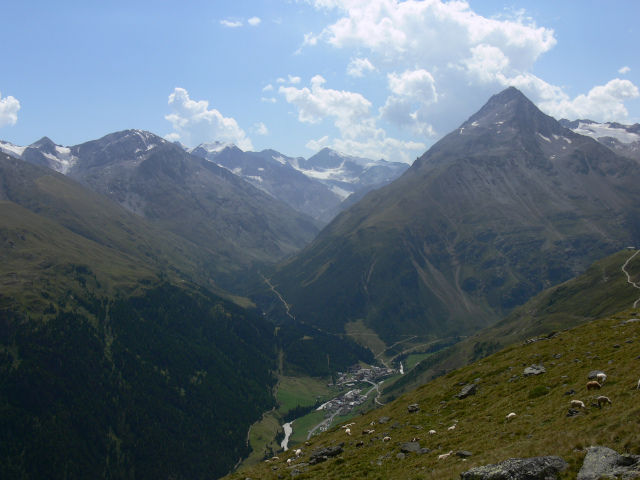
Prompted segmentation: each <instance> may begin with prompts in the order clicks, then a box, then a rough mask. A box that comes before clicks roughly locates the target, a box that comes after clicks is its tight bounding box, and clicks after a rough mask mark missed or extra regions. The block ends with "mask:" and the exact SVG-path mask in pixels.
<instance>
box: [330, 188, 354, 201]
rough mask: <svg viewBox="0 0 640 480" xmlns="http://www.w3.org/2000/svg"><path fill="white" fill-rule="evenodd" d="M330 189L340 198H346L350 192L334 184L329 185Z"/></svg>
mask: <svg viewBox="0 0 640 480" xmlns="http://www.w3.org/2000/svg"><path fill="white" fill-rule="evenodd" d="M331 191H332V192H333V193H335V194H336V195H337V196H338V197H340V198H341V199H342V200H344V199H346V198H347V197H348V196H349V195H351V193H352V192H349V191H347V190H345V189H344V188H340V187H338V186H335V185H334V186H333V187H331Z"/></svg>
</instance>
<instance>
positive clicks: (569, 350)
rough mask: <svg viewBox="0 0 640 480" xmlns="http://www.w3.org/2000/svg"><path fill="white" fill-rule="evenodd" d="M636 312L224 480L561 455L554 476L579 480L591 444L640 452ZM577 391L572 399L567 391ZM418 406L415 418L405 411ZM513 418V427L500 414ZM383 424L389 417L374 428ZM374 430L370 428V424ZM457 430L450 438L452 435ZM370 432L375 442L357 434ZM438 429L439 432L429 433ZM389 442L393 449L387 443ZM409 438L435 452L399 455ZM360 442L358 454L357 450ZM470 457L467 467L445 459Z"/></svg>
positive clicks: (347, 474)
mask: <svg viewBox="0 0 640 480" xmlns="http://www.w3.org/2000/svg"><path fill="white" fill-rule="evenodd" d="M638 317H640V310H638V309H635V310H627V311H624V312H621V313H618V314H616V315H615V316H611V317H608V318H603V319H600V320H596V321H592V322H590V323H587V324H585V325H582V326H579V327H575V328H573V329H569V330H563V331H561V332H559V333H557V334H555V335H550V336H546V337H542V338H538V339H537V340H536V341H528V342H523V343H518V344H516V345H512V346H510V347H507V348H505V349H504V350H501V351H500V352H497V353H495V354H493V355H491V356H489V357H487V358H484V359H483V360H481V361H479V362H476V363H474V364H472V365H469V366H466V367H463V368H460V369H458V370H455V371H453V372H450V373H448V374H447V375H445V376H443V377H440V378H437V379H436V380H434V381H432V382H430V383H428V384H426V385H423V386H421V387H420V388H418V389H416V390H414V391H412V392H409V393H407V394H405V395H403V396H401V397H400V398H398V399H397V400H396V401H394V402H392V403H390V404H388V405H386V406H384V407H381V408H380V409H378V410H374V411H371V412H369V413H367V414H365V415H363V416H361V417H359V418H358V419H356V420H355V422H356V424H355V425H353V426H352V427H351V431H352V432H353V435H352V436H348V435H347V434H346V433H345V432H344V430H341V429H340V428H339V427H335V428H333V429H332V430H330V431H328V432H326V433H325V434H322V435H319V436H316V437H313V438H312V439H311V441H310V445H309V446H303V447H302V450H303V454H302V455H301V457H300V458H298V459H295V460H294V461H293V465H292V466H291V469H289V468H288V466H287V463H286V460H287V459H288V458H292V457H294V452H292V451H289V452H286V453H282V454H280V455H279V457H280V458H279V460H274V461H272V462H270V463H269V464H264V463H263V464H261V465H257V466H255V467H252V468H248V469H244V470H241V471H238V472H235V473H233V474H232V475H229V476H228V477H226V478H229V479H230V480H236V479H244V478H247V477H250V478H261V479H274V480H275V479H278V478H288V477H289V476H290V474H291V472H292V469H293V468H296V469H298V471H299V472H300V473H299V475H297V476H296V479H312V478H313V479H329V478H331V479H357V478H368V479H385V480H387V479H424V478H428V479H455V478H459V475H460V473H461V472H463V471H466V470H468V469H470V468H472V467H474V466H479V465H487V464H492V463H498V462H501V461H503V460H506V459H509V458H513V457H522V458H524V457H533V456H542V455H559V456H561V457H562V458H564V459H565V460H566V461H567V462H569V469H568V470H567V471H565V472H564V473H563V474H562V475H561V477H560V478H562V479H570V478H575V476H576V474H577V472H578V470H579V468H580V466H581V464H582V459H583V458H584V455H585V453H586V448H587V447H588V446H590V445H602V446H607V447H610V448H613V449H615V450H617V451H618V452H621V453H622V452H627V453H631V454H636V455H637V454H640V390H637V389H636V386H637V383H638V377H639V376H640V320H638ZM532 364H537V365H543V366H544V367H545V368H546V373H544V374H542V375H537V376H529V377H524V376H523V370H524V368H525V367H527V366H530V365H532ZM596 369H598V370H603V371H604V372H606V373H607V375H608V378H607V381H606V382H605V384H604V386H603V388H602V389H601V390H599V391H589V392H588V391H587V389H586V382H587V378H588V374H589V372H590V371H592V370H596ZM470 383H475V384H477V385H478V389H477V393H476V395H475V396H470V397H468V398H466V399H464V400H460V399H458V398H456V397H454V395H456V394H458V393H460V390H461V389H462V387H463V385H467V384H470ZM571 390H575V392H576V393H575V394H573V395H567V394H566V393H567V392H569V391H571ZM598 395H606V396H608V397H609V398H610V399H611V401H612V402H613V404H612V405H607V406H605V407H603V408H602V409H598V408H597V407H593V406H591V404H592V403H593V402H594V400H595V398H596V397H597V396H598ZM573 399H578V400H582V401H583V402H584V403H585V404H586V405H587V408H586V409H585V410H584V411H582V412H580V414H579V415H577V416H572V417H568V416H567V413H568V408H569V403H570V401H571V400H573ZM414 403H417V404H418V405H419V407H420V411H419V412H417V413H408V411H407V406H408V405H410V404H414ZM510 412H515V413H516V414H517V416H516V417H515V418H514V419H512V420H511V421H507V420H506V418H505V417H506V415H507V414H508V413H510ZM382 417H389V418H390V420H388V421H387V422H386V423H383V424H380V423H379V421H380V419H381V418H382ZM372 422H375V423H376V425H375V426H370V424H371V423H372ZM453 425H456V428H455V429H454V430H453V431H450V430H448V427H450V426H453ZM365 428H374V429H375V432H374V434H372V435H363V434H362V433H361V432H362V431H363V430H364V429H365ZM431 429H434V430H436V432H437V433H436V434H435V435H433V436H430V435H428V433H427V432H428V431H429V430H431ZM385 436H390V437H391V441H389V442H383V438H384V437H385ZM414 437H420V439H419V443H420V446H421V447H426V448H429V449H430V450H431V451H429V452H428V453H424V454H421V455H420V454H417V453H409V454H407V455H406V458H404V459H401V458H399V457H398V454H399V453H400V448H401V446H402V445H403V444H404V443H405V442H409V441H411V440H412V439H413V438H414ZM359 441H362V442H363V445H362V446H361V447H358V446H357V442H359ZM342 442H344V447H343V449H344V451H343V453H342V454H340V455H339V456H337V457H334V458H330V459H329V460H328V461H326V462H324V463H320V464H318V465H313V466H312V465H305V463H306V462H308V461H309V458H310V454H311V453H312V452H313V451H314V450H315V449H318V448H321V447H328V446H334V445H338V444H340V443H342ZM452 450H453V451H454V452H458V451H468V452H471V456H470V457H469V458H468V459H466V460H465V459H463V458H460V457H458V456H456V455H451V456H450V457H449V458H447V459H446V460H441V461H440V460H438V455H440V454H443V453H448V452H449V451H452Z"/></svg>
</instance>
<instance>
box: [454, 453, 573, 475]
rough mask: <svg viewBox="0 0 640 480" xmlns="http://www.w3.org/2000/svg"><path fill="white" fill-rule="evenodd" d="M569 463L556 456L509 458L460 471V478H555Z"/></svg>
mask: <svg viewBox="0 0 640 480" xmlns="http://www.w3.org/2000/svg"><path fill="white" fill-rule="evenodd" d="M568 466H569V464H568V463H567V462H565V461H564V460H563V459H562V458H560V457H556V456H548V457H533V458H511V459H509V460H506V461H504V462H502V463H498V464H496V465H486V466H484V467H476V468H472V469H471V470H468V471H466V472H462V473H461V474H460V479H461V480H555V479H556V478H557V474H558V472H561V471H563V470H565V469H566V468H567V467H568Z"/></svg>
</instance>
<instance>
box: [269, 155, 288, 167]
mask: <svg viewBox="0 0 640 480" xmlns="http://www.w3.org/2000/svg"><path fill="white" fill-rule="evenodd" d="M272 158H273V159H274V160H275V161H276V162H278V163H281V164H282V165H286V164H287V161H286V160H285V158H284V157H283V156H282V155H280V156H278V157H272Z"/></svg>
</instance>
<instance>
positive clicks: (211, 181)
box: [3, 130, 318, 277]
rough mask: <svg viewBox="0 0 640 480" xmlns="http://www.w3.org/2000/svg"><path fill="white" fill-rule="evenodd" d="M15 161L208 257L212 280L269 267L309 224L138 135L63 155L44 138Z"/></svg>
mask: <svg viewBox="0 0 640 480" xmlns="http://www.w3.org/2000/svg"><path fill="white" fill-rule="evenodd" d="M3 148H4V149H5V150H11V152H12V154H13V155H14V156H19V157H20V158H22V159H23V160H25V161H27V162H29V163H32V164H36V165H45V166H48V167H50V168H52V169H54V170H56V171H59V172H62V173H64V174H66V175H67V176H69V177H71V178H73V179H75V180H78V181H79V182H80V183H82V184H84V185H87V186H88V187H90V188H91V189H92V190H94V191H95V192H98V193H100V194H103V195H105V196H107V197H108V198H110V199H111V200H113V201H115V202H116V203H118V204H119V205H121V206H123V207H124V208H126V209H127V210H130V211H132V212H134V213H136V214H139V215H141V216H143V217H144V218H146V219H148V220H151V221H152V222H154V223H155V224H156V225H158V226H159V227H161V228H164V229H167V230H168V231H171V232H173V233H175V234H176V235H178V236H180V237H182V238H185V239H186V240H188V241H190V242H192V243H194V244H196V245H198V246H199V247H202V248H206V249H207V251H208V252H210V253H211V255H209V256H208V260H207V259H206V257H205V258H203V261H205V260H206V261H208V262H210V264H209V265H208V267H209V268H210V270H211V275H212V276H214V277H215V276H216V275H219V274H224V273H228V272H230V271H234V270H237V269H239V268H243V267H247V266H250V265H252V264H253V263H255V262H273V261H275V260H277V259H279V258H282V257H284V256H285V255H288V254H290V253H292V252H294V251H296V250H298V249H300V248H302V247H303V246H305V245H306V244H308V243H309V242H310V241H311V240H312V239H313V237H314V236H315V235H316V233H317V232H318V228H317V227H316V225H315V222H314V220H313V219H312V218H310V217H308V216H306V215H304V214H301V213H299V212H297V211H295V210H294V209H292V208H291V207H289V206H288V205H286V204H285V203H284V202H281V201H279V200H278V199H276V198H274V197H273V196H271V195H268V194H266V193H264V192H262V191H260V190H258V189H256V188H254V187H253V186H251V185H249V184H248V183H247V182H245V181H244V180H242V179H241V178H239V177H238V176H236V175H234V174H232V173H231V172H229V170H227V169H224V168H221V167H219V166H218V165H216V164H215V163H212V162H209V161H206V160H204V159H202V158H200V157H197V156H195V155H190V154H189V153H187V152H185V151H184V150H183V149H182V148H180V147H179V146H177V145H175V144H173V143H171V142H168V141H166V140H164V139H162V138H161V137H158V136H156V135H153V134H151V133H149V132H143V131H140V130H126V131H123V132H117V133H112V134H110V135H107V136H105V137H103V138H100V139H98V140H94V141H90V142H86V143H83V144H81V145H76V146H73V147H70V148H64V147H60V146H58V145H55V144H54V143H53V142H52V141H51V140H49V139H48V138H43V139H42V140H40V141H38V142H36V143H34V144H33V145H30V146H29V147H26V148H24V149H18V148H16V147H15V146H12V147H11V146H8V145H6V144H5V146H4V147H3Z"/></svg>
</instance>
